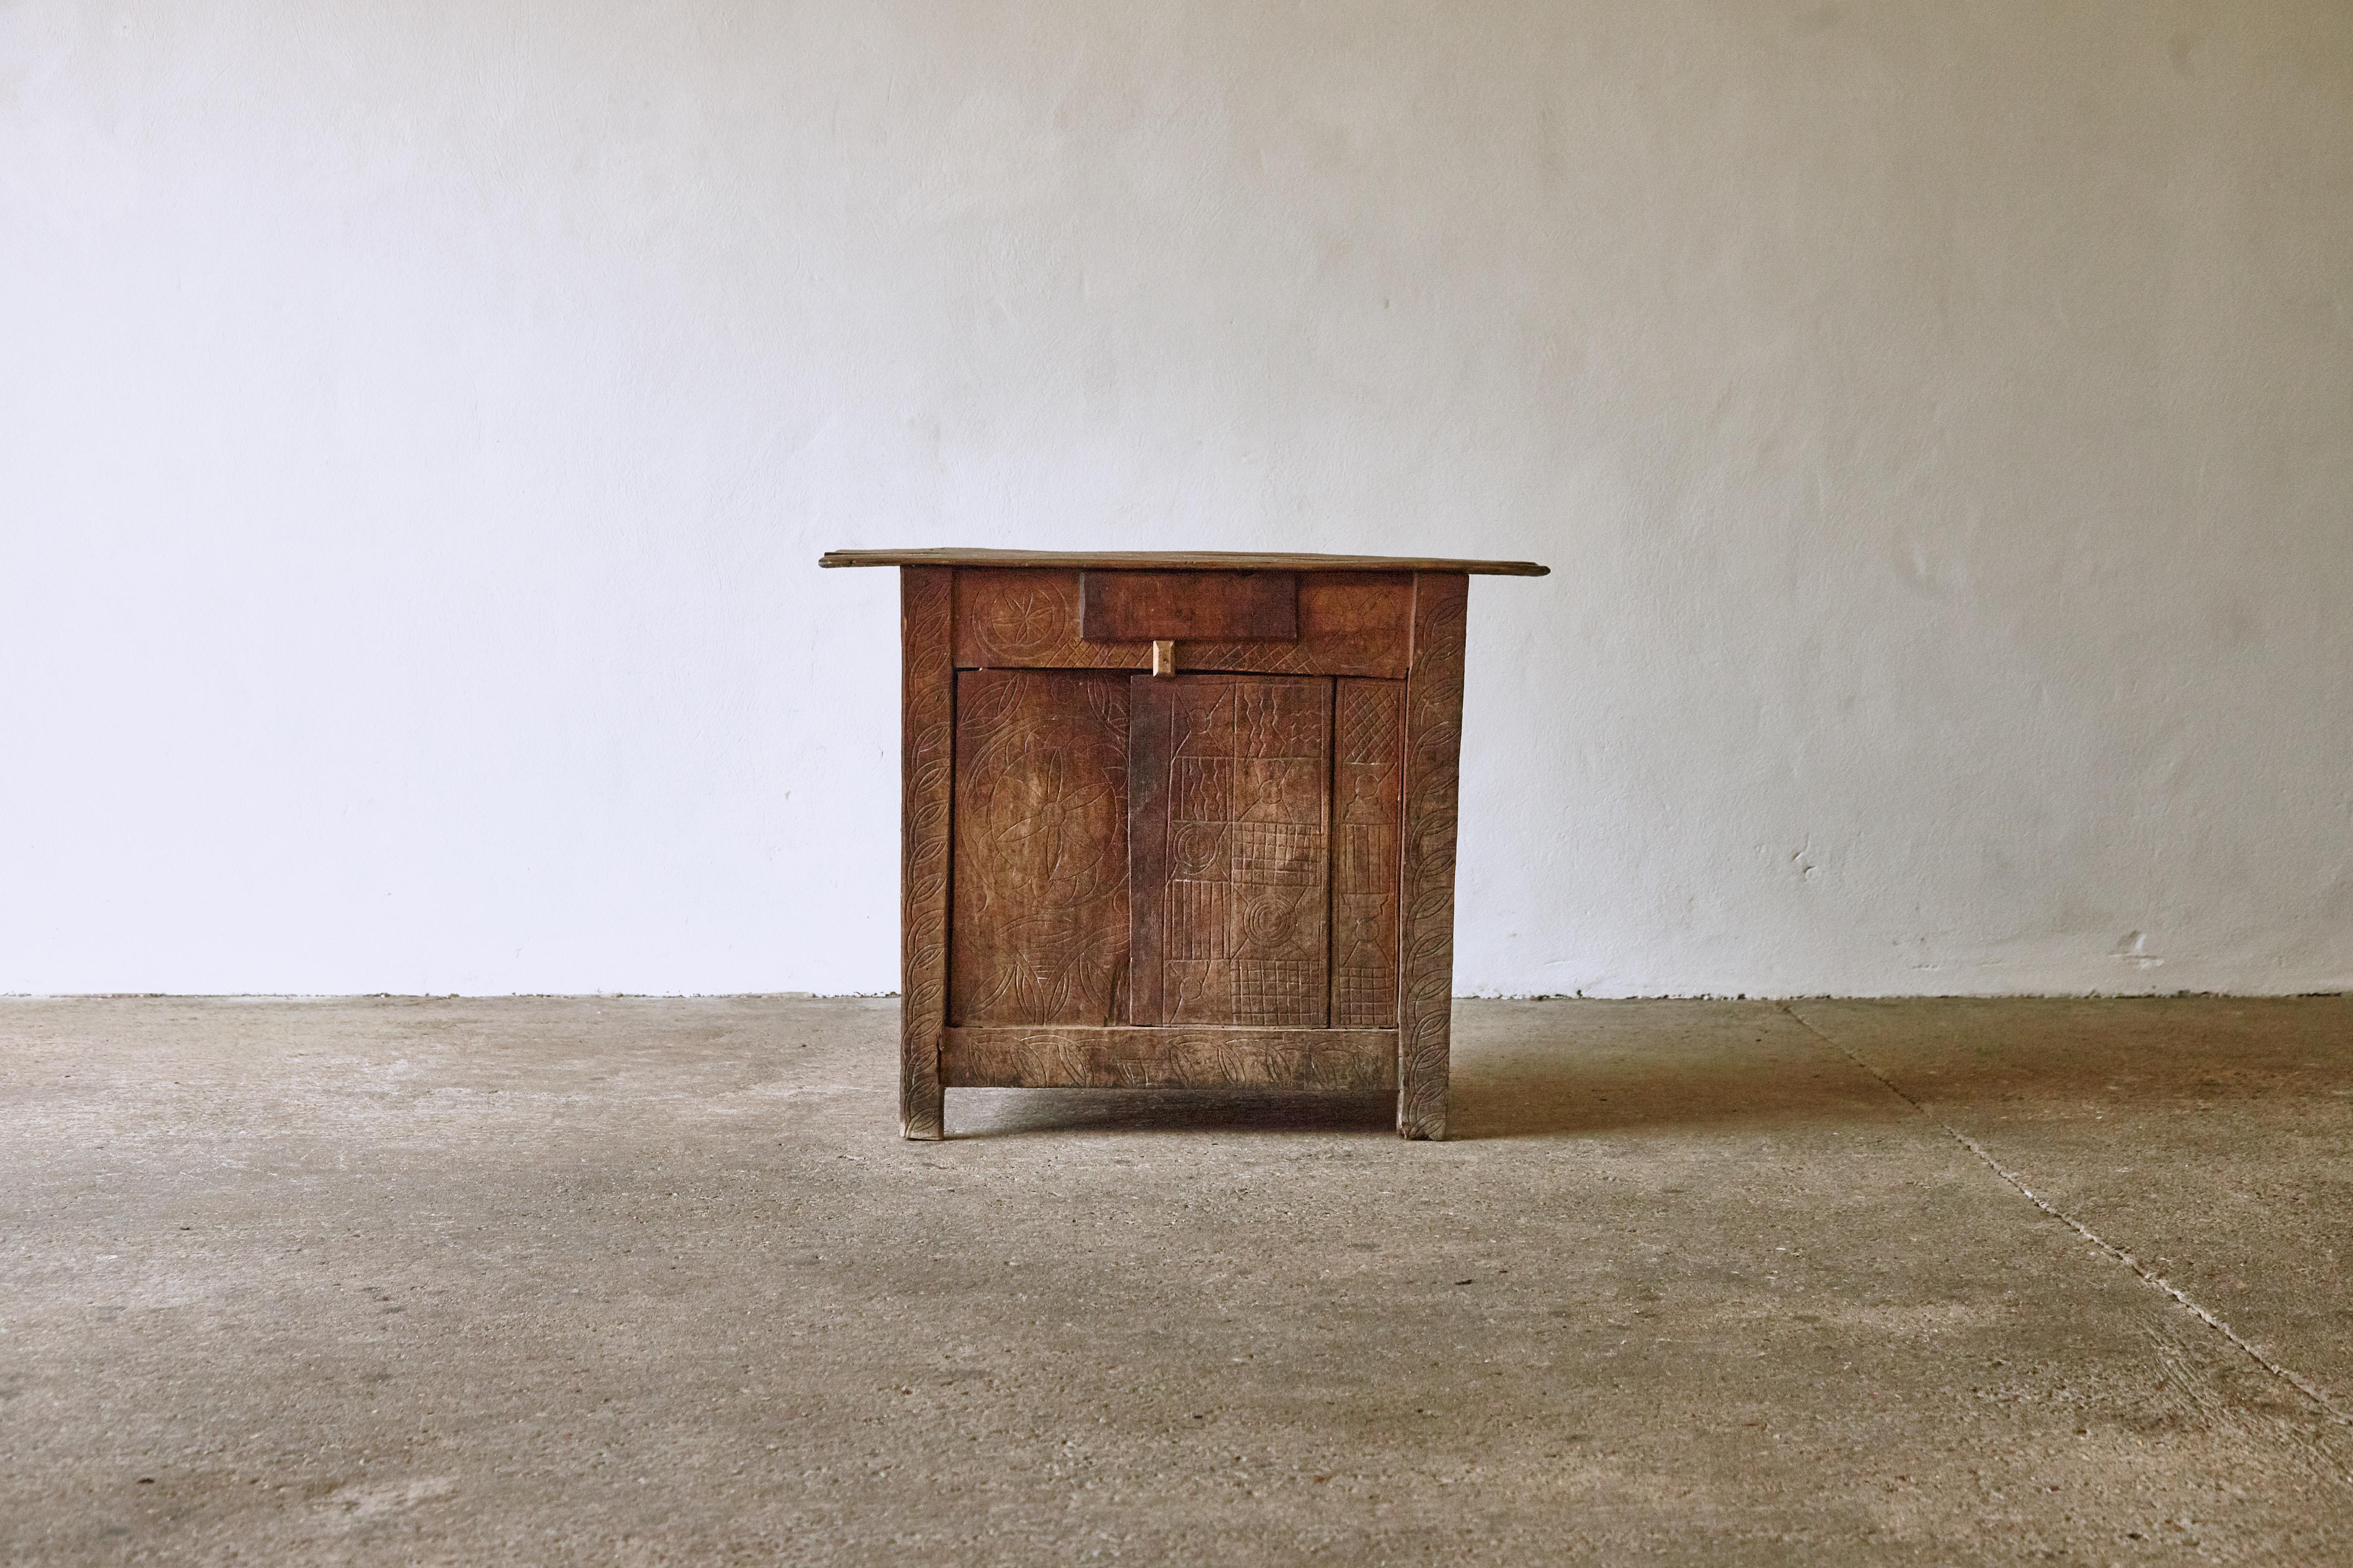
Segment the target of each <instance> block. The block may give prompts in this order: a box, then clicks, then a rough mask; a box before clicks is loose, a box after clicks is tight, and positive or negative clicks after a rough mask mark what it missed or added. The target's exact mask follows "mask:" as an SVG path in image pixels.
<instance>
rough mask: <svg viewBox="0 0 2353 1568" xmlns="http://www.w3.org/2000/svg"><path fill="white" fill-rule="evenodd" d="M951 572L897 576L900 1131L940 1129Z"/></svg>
mask: <svg viewBox="0 0 2353 1568" xmlns="http://www.w3.org/2000/svg"><path fill="white" fill-rule="evenodd" d="M954 576H955V573H954V572H953V571H952V570H950V569H949V568H947V567H944V566H908V567H902V568H901V569H900V572H899V649H900V663H899V668H900V715H899V744H900V773H899V778H900V790H901V795H900V812H899V971H900V973H899V996H900V1035H899V1131H900V1132H901V1134H902V1136H904V1137H908V1138H938V1137H942V1136H944V1127H943V1124H942V1119H941V1113H940V1110H941V1094H940V1031H941V1028H942V1027H943V1026H944V1025H945V1023H946V1021H947V970H948V826H949V815H950V810H951V797H950V791H951V787H952V784H953V782H954V766H955V660H954V658H953V655H954V650H955V640H954V627H953V626H952V625H951V624H950V623H951V621H952V619H953V617H954V603H955V589H954V584H953V583H952V581H951V580H952V579H953V578H954Z"/></svg>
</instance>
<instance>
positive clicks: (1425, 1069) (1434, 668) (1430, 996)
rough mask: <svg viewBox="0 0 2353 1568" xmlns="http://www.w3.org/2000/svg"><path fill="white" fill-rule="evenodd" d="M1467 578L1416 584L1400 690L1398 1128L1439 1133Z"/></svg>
mask: <svg viewBox="0 0 2353 1568" xmlns="http://www.w3.org/2000/svg"><path fill="white" fill-rule="evenodd" d="M1470 588H1471V584H1470V579H1469V578H1467V577H1462V576H1458V575H1455V574H1451V573H1423V574H1419V575H1418V576H1416V577H1415V578H1414V588H1413V670H1412V673H1411V674H1410V675H1409V676H1408V677H1407V679H1406V693H1405V837H1404V842H1403V846H1402V861H1403V866H1402V877H1401V885H1402V890H1403V902H1402V904H1401V906H1400V910H1399V914H1400V919H1401V927H1402V929H1401V931H1400V937H1401V942H1400V947H1401V950H1402V955H1403V972H1402V973H1401V974H1400V976H1399V980H1398V1132H1399V1133H1401V1134H1403V1135H1404V1136H1406V1137H1408V1138H1443V1137H1444V1136H1445V1135H1446V1090H1447V1074H1448V1048H1449V1044H1450V1038H1451V1027H1452V1005H1453V993H1454V830H1455V814H1456V810H1457V805H1456V796H1457V791H1458V788H1459V779H1458V773H1459V770H1460V767H1461V752H1462V634H1463V626H1464V620H1465V616H1466V615H1467V612H1468V609H1469V605H1470Z"/></svg>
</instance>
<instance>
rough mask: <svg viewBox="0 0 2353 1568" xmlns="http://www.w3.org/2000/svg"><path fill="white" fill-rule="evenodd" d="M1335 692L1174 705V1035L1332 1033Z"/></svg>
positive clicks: (1231, 694) (1304, 686)
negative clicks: (1327, 817)
mask: <svg viewBox="0 0 2353 1568" xmlns="http://www.w3.org/2000/svg"><path fill="white" fill-rule="evenodd" d="M1330 690H1331V688H1330V685H1329V683H1327V682H1324V681H1290V680H1262V679H1261V680H1247V679H1231V680H1229V679H1196V680H1187V682H1185V683H1184V685H1183V686H1182V687H1180V688H1178V689H1176V690H1175V691H1173V692H1172V693H1171V694H1170V695H1171V697H1172V699H1173V709H1174V710H1173V713H1172V726H1171V740H1172V744H1171V747H1170V752H1171V755H1170V761H1169V768H1170V773H1169V782H1170V789H1169V794H1168V809H1169V820H1168V837H1169V846H1170V847H1169V868H1168V870H1169V880H1168V894H1167V900H1166V905H1165V906H1164V915H1163V918H1164V921H1165V926H1164V938H1163V941H1164V952H1166V955H1167V961H1166V966H1165V968H1164V971H1163V973H1164V976H1165V978H1164V981H1163V984H1164V987H1165V991H1164V1002H1163V1005H1164V1007H1165V1009H1166V1021H1167V1022H1169V1023H1171V1024H1218V1025H1245V1024H1247V1025H1291V1026H1316V1025H1321V1024H1323V1023H1324V1021H1325V995H1324V993H1325V979H1324V976H1325V963H1326V962H1327V959H1326V953H1325V944H1326V942H1327V937H1328V932H1327V928H1326V910H1325V897H1324V877H1325V874H1326V868H1325V853H1324V846H1325V844H1326V842H1327V837H1326V827H1325V822H1324V811H1325V800H1324V769H1325V758H1326V756H1327V754H1328V752H1327V747H1328V744H1329V737H1330V729H1329V725H1330V710H1329V708H1328V706H1327V704H1328V700H1329V694H1330Z"/></svg>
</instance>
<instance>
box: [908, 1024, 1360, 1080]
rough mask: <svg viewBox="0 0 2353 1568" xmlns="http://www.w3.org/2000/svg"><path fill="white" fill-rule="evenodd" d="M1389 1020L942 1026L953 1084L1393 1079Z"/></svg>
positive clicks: (943, 1065) (947, 1074) (944, 1069)
mask: <svg viewBox="0 0 2353 1568" xmlns="http://www.w3.org/2000/svg"><path fill="white" fill-rule="evenodd" d="M1397 1064H1398V1037H1397V1031H1396V1030H1394V1029H1205V1028H1159V1029H1137V1028H1126V1029H1122V1028H1104V1029H1097V1028H1023V1027H1020V1026H999V1027H995V1028H968V1029H948V1030H946V1031H944V1033H943V1034H942V1036H941V1038H940V1079H941V1082H942V1084H943V1085H944V1086H946V1087H949V1088H955V1089H1320V1090H1325V1091H1347V1090H1364V1091H1366V1092H1381V1091H1387V1090H1390V1089H1395V1088H1397V1081H1398V1080H1397Z"/></svg>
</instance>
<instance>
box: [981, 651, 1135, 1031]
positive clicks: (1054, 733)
mask: <svg viewBox="0 0 2353 1568" xmlns="http://www.w3.org/2000/svg"><path fill="white" fill-rule="evenodd" d="M1127 700H1128V678H1127V677H1126V676H1125V675H1124V674H1115V673H1112V672H1109V671H1100V672H1099V671H1092V670H1050V669H967V670H964V671H961V672H959V673H958V674H957V676H956V685H955V710H956V718H955V810H954V822H955V827H954V834H955V855H954V858H953V864H954V867H955V874H954V877H953V878H952V889H951V892H950V898H949V903H950V910H951V914H950V924H949V930H950V936H949V944H948V947H949V961H948V1022H949V1024H950V1025H951V1026H959V1025H970V1024H1093V1025H1115V1024H1124V1023H1125V1022H1127V1011H1128V1005H1127V967H1128V963H1127V939H1128V898H1127V859H1128V855H1127V816H1128V810H1127V750H1128V717H1127Z"/></svg>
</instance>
